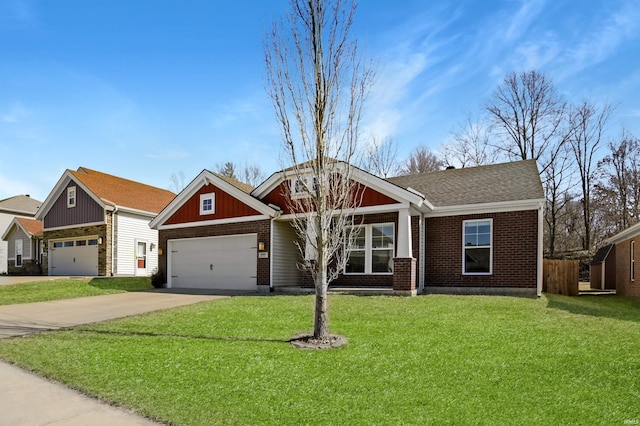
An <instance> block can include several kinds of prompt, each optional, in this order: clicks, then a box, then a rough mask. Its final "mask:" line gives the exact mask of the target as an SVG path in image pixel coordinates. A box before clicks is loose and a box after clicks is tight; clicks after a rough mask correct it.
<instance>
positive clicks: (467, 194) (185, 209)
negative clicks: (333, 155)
mask: <svg viewBox="0 0 640 426" xmlns="http://www.w3.org/2000/svg"><path fill="white" fill-rule="evenodd" d="M308 178H309V179H311V178H312V176H309V177H308ZM353 178H354V180H355V181H356V182H358V183H359V184H361V185H362V186H363V187H364V188H365V190H364V192H363V195H362V203H361V205H360V207H359V208H358V209H357V210H356V212H355V213H356V222H357V223H358V226H359V227H360V228H361V231H360V233H361V236H362V243H363V244H362V245H361V246H359V247H357V248H354V249H353V250H351V251H350V256H349V262H348V264H347V267H346V269H345V270H344V273H343V274H342V275H341V276H340V277H339V278H338V279H337V280H336V281H334V282H333V283H332V285H335V286H359V287H363V286H375V287H387V288H392V289H394V290H395V291H396V292H398V293H401V294H416V293H417V292H447V293H484V294H494V293H500V294H523V295H536V294H540V292H541V290H542V235H543V233H542V209H543V205H544V193H543V191H542V185H541V182H540V177H539V174H538V169H537V166H536V163H535V161H520V162H514V163H506V164H497V165H491V166H482V167H475V168H466V169H454V170H443V171H438V172H433V173H425V174H420V175H412V176H403V177H396V178H389V179H382V178H379V177H376V176H373V175H371V174H369V173H367V172H364V171H362V170H359V169H356V170H355V172H354V174H353ZM295 179H296V176H295V175H294V174H293V172H291V171H290V170H283V171H280V172H277V173H275V174H273V175H272V176H271V177H269V178H268V179H267V180H266V181H265V182H263V183H262V184H261V185H260V186H258V187H257V188H255V189H254V190H250V189H249V188H247V187H246V186H244V185H240V184H239V183H238V182H237V181H233V180H230V179H227V178H223V177H221V176H220V175H217V174H215V173H212V172H210V171H207V170H204V171H203V172H202V173H200V175H199V176H198V177H196V179H194V180H193V181H192V182H191V183H190V184H189V185H188V186H187V187H186V188H185V189H184V190H183V191H182V192H181V193H180V194H178V196H177V197H176V198H175V199H174V200H173V201H172V202H171V203H170V204H169V205H168V206H167V207H166V208H165V209H164V210H162V212H161V213H160V214H159V215H158V216H157V217H156V218H155V219H153V220H152V221H151V224H150V226H151V227H152V228H153V229H158V230H159V232H160V240H159V241H160V245H159V247H160V249H161V252H160V258H159V270H160V271H161V272H162V273H164V274H165V276H166V280H167V286H168V287H171V288H176V287H187V288H189V287H192V288H210V289H242V290H263V291H266V290H271V291H273V290H277V289H278V288H280V287H287V286H310V281H309V279H308V275H307V274H304V273H301V272H300V271H299V270H298V268H297V263H298V261H299V260H300V254H299V252H298V248H297V246H298V245H301V246H303V247H304V246H305V243H304V241H298V236H297V235H296V233H295V232H294V229H293V227H292V226H291V220H292V218H293V213H292V212H291V211H289V210H288V209H289V207H288V206H289V203H288V202H287V199H286V197H287V196H288V195H287V194H291V193H295V188H296V185H295Z"/></svg>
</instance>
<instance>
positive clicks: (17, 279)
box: [0, 275, 65, 285]
mask: <svg viewBox="0 0 640 426" xmlns="http://www.w3.org/2000/svg"><path fill="white" fill-rule="evenodd" d="M60 278H65V277H55V278H53V277H48V276H44V275H36V276H29V277H25V276H23V275H21V276H14V275H12V276H8V275H0V285H11V284H21V283H30V282H33V281H53V280H59V279H60Z"/></svg>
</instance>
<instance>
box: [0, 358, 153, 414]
mask: <svg viewBox="0 0 640 426" xmlns="http://www.w3.org/2000/svg"><path fill="white" fill-rule="evenodd" d="M157 424H158V423H155V422H152V421H151V420H149V419H146V418H144V417H142V416H139V415H137V414H135V413H133V412H131V411H127V410H124V409H122V408H118V407H113V406H111V405H108V404H105V403H103V402H100V401H98V400H97V399H92V398H89V397H88V396H86V395H83V394H81V393H80V392H77V391H74V390H72V389H69V388H67V387H64V386H62V385H59V384H56V383H52V382H49V381H47V380H45V379H43V378H41V377H39V376H36V375H35V374H31V373H29V372H27V371H24V370H22V369H20V368H18V367H14V366H13V365H9V364H6V363H4V362H0V425H2V426H23V425H24V426H40V425H42V426H44V425H65V426H76V425H77V426H84V425H93V426H100V425H104V426H111V425H157Z"/></svg>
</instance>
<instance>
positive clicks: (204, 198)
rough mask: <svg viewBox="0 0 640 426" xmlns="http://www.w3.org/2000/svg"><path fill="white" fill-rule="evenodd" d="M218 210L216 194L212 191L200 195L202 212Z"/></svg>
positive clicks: (203, 213)
mask: <svg viewBox="0 0 640 426" xmlns="http://www.w3.org/2000/svg"><path fill="white" fill-rule="evenodd" d="M215 212H216V194H215V193H213V192H211V193H209V194H201V195H200V214H201V215H205V214H214V213H215Z"/></svg>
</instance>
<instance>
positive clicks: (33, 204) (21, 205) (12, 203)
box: [0, 195, 42, 216]
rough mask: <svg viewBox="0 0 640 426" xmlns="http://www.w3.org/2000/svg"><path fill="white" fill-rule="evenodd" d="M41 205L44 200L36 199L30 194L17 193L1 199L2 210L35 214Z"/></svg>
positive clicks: (0, 206) (0, 207)
mask: <svg viewBox="0 0 640 426" xmlns="http://www.w3.org/2000/svg"><path fill="white" fill-rule="evenodd" d="M41 205H42V201H38V200H35V199H33V198H31V197H29V196H28V195H16V196H15V197H10V198H5V199H4V200H0V211H3V212H7V213H22V214H24V215H31V216H33V215H35V214H36V212H37V211H38V209H39V208H40V206H41Z"/></svg>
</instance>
